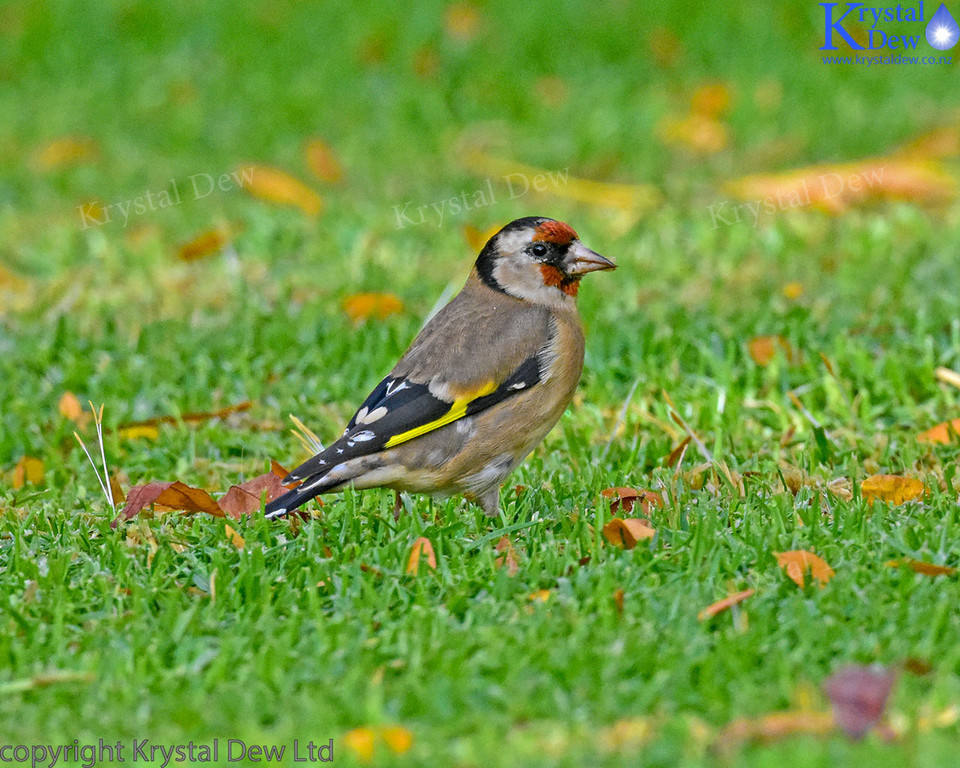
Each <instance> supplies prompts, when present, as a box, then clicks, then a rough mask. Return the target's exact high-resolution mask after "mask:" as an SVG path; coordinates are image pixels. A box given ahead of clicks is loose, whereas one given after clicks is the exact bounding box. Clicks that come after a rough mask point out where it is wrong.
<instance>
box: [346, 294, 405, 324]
mask: <svg viewBox="0 0 960 768" xmlns="http://www.w3.org/2000/svg"><path fill="white" fill-rule="evenodd" d="M343 311H344V312H346V313H347V317H349V318H350V319H351V320H353V322H355V323H358V322H360V321H361V320H366V319H368V318H370V317H375V318H376V319H377V320H383V319H384V318H386V317H389V316H390V315H396V314H399V313H401V312H403V302H402V301H400V299H398V298H397V297H396V296H394V295H393V294H392V293H355V294H354V295H353V296H348V297H347V298H346V299H344V300H343Z"/></svg>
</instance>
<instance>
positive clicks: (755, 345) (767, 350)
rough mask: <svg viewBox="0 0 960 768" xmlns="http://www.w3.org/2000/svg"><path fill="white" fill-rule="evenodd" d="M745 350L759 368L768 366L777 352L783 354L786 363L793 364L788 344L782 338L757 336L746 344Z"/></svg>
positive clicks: (792, 355)
mask: <svg viewBox="0 0 960 768" xmlns="http://www.w3.org/2000/svg"><path fill="white" fill-rule="evenodd" d="M747 350H748V351H749V352H750V357H752V358H753V362H755V363H756V364H757V365H759V366H767V365H770V362H771V361H772V360H773V358H774V357H775V356H776V354H777V352H778V351H780V352H782V353H783V356H784V357H785V358H786V359H787V362H793V359H794V354H793V348H792V347H791V346H790V342H789V341H787V340H786V339H785V338H783V336H757V337H755V338H753V339H750V341H749V342H747Z"/></svg>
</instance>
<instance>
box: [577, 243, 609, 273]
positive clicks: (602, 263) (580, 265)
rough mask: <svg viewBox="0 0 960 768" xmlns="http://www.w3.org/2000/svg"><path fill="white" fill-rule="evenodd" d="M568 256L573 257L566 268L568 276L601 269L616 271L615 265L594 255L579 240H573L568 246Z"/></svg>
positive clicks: (598, 255)
mask: <svg viewBox="0 0 960 768" xmlns="http://www.w3.org/2000/svg"><path fill="white" fill-rule="evenodd" d="M568 254H569V255H570V256H572V257H573V261H572V263H570V266H569V267H568V268H567V274H568V275H571V276H573V275H585V274H587V272H597V271H599V270H601V269H616V268H617V265H616V264H614V263H613V262H612V261H610V259H608V258H605V257H604V256H601V255H600V254H599V253H594V252H593V251H591V250H590V249H589V248H587V247H586V246H585V245H583V243H581V242H580V241H579V240H574V241H573V245H571V246H570V249H569V251H568Z"/></svg>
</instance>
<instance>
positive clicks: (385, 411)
mask: <svg viewBox="0 0 960 768" xmlns="http://www.w3.org/2000/svg"><path fill="white" fill-rule="evenodd" d="M461 296H463V294H461ZM458 298H459V297H458ZM468 298H469V297H468ZM456 301H457V300H456V299H455V300H454V302H451V304H449V305H447V307H446V308H445V310H446V309H449V308H450V307H452V306H453V305H454V303H455V302H456ZM487 302H489V298H488V299H487ZM458 309H459V312H458V313H456V314H457V315H459V316H462V313H463V309H465V308H464V307H459V308H458ZM443 315H444V310H441V312H440V313H438V314H437V316H436V317H435V318H434V319H433V320H432V321H431V322H430V323H428V324H427V326H426V327H425V328H424V329H423V331H421V333H420V335H419V336H418V337H417V339H416V340H415V341H414V343H413V344H412V345H411V346H410V349H409V350H408V351H407V353H406V354H405V355H404V356H403V358H401V360H400V362H399V363H397V365H396V367H395V368H394V369H393V371H391V372H390V374H388V375H387V376H386V378H384V379H383V381H381V382H380V383H379V384H378V385H377V387H376V388H375V389H374V390H373V392H371V393H370V395H369V396H368V397H367V399H366V400H364V402H363V404H362V405H361V406H360V408H359V409H358V410H357V412H356V413H355V414H354V415H353V418H352V419H350V423H349V424H348V425H347V428H346V430H345V431H344V433H343V435H342V436H341V437H340V439H338V440H337V441H336V442H335V443H333V444H332V445H331V446H330V447H329V448H327V449H325V450H324V451H323V452H321V453H319V454H317V455H316V456H314V457H313V458H311V459H309V460H307V461H306V462H304V463H303V464H301V465H300V466H299V467H297V468H296V469H295V470H294V471H293V472H291V473H290V474H289V475H288V476H287V477H286V478H285V479H284V482H285V483H289V482H293V481H297V480H305V479H306V478H311V477H316V476H322V475H324V474H326V473H327V472H328V471H330V470H331V469H332V468H333V467H335V466H337V465H338V464H341V463H342V462H344V461H348V460H350V459H355V458H358V457H360V456H367V455H370V454H372V453H377V452H378V451H381V450H384V449H387V448H393V447H394V446H396V445H400V444H401V443H405V442H407V441H408V440H413V439H414V438H417V437H420V436H422V435H425V434H427V433H428V432H432V431H433V430H435V429H439V428H440V427H443V426H446V425H447V424H450V423H451V422H454V421H457V420H458V419H462V418H464V417H466V416H472V415H474V414H476V413H479V412H480V411H483V410H485V409H487V408H490V407H491V406H494V405H496V404H497V403H500V402H502V401H503V400H505V399H507V398H508V397H510V396H511V395H514V394H517V393H518V392H524V391H527V390H529V389H530V388H532V387H535V386H536V385H537V384H538V383H539V382H540V381H541V379H542V378H543V377H544V376H545V371H547V370H548V368H549V363H550V360H549V358H550V356H551V350H552V348H551V337H552V334H551V327H552V325H551V323H550V319H549V316H548V315H547V314H544V313H532V314H530V316H528V317H521V318H519V324H520V325H521V327H520V328H517V325H518V318H517V316H516V313H514V315H513V317H512V320H511V321H510V322H509V323H502V322H498V320H497V315H496V313H488V312H482V313H476V314H473V315H472V317H473V322H472V323H471V327H470V328H469V329H466V328H456V327H452V326H451V322H450V318H444V316H443ZM478 317H479V318H480V320H479V321H478ZM478 322H479V327H478ZM501 325H502V326H503V327H500V326H501ZM443 341H445V342H446V344H445V347H443V348H442V349H441V350H437V349H436V346H437V343H438V342H443ZM478 345H483V347H484V348H483V349H482V350H481V349H480V348H479V347H478ZM478 357H482V358H485V359H486V360H487V364H486V365H483V364H480V365H478V364H477V358H478Z"/></svg>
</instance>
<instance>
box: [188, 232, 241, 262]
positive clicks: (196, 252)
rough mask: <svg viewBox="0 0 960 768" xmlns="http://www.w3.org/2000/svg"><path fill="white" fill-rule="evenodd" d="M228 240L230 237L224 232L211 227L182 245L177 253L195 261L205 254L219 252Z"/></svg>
mask: <svg viewBox="0 0 960 768" xmlns="http://www.w3.org/2000/svg"><path fill="white" fill-rule="evenodd" d="M228 242H230V238H229V237H227V235H226V234H225V233H224V232H221V231H220V230H218V229H211V230H208V231H207V232H203V233H201V234H199V235H197V236H196V237H195V238H193V240H191V241H190V242H188V243H184V244H183V245H181V246H180V248H179V249H178V250H177V254H178V255H179V256H180V258H181V259H183V260H184V261H195V260H196V259H202V258H203V257H204V256H209V255H211V254H214V253H219V252H220V251H221V250H222V249H223V246H225V245H226V244H227V243H228Z"/></svg>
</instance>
